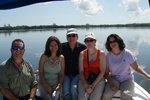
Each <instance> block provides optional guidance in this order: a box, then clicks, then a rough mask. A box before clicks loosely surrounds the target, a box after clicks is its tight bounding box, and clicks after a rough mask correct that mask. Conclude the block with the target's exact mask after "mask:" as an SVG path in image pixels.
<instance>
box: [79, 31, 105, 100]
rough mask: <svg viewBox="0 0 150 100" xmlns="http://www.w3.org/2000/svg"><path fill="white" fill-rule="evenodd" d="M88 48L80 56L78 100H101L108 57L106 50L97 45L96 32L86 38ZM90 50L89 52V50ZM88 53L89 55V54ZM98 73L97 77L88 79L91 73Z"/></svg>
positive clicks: (88, 34)
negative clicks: (91, 79)
mask: <svg viewBox="0 0 150 100" xmlns="http://www.w3.org/2000/svg"><path fill="white" fill-rule="evenodd" d="M84 42H85V44H86V46H87V49H86V50H84V51H82V52H81V53H80V56H79V73H80V78H81V80H80V81H79V97H78V100H87V98H89V100H101V96H102V93H103V90H104V87H105V79H104V77H103V76H104V74H105V69H106V57H105V53H104V51H102V50H101V49H98V48H96V47H95V45H96V37H95V34H94V33H87V34H86V35H85V40H84ZM87 51H88V52H87ZM87 54H88V55H87ZM90 72H94V73H95V74H97V77H96V79H95V80H94V81H93V82H92V81H90V82H91V83H90V82H89V81H87V78H88V77H89V73H90Z"/></svg>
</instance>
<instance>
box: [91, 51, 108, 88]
mask: <svg viewBox="0 0 150 100" xmlns="http://www.w3.org/2000/svg"><path fill="white" fill-rule="evenodd" d="M99 58H100V66H99V69H100V72H99V74H98V76H97V78H96V80H95V81H94V82H93V83H92V86H93V88H94V87H95V86H96V84H97V83H98V82H99V81H100V80H101V79H102V77H103V76H104V74H105V70H106V56H105V52H103V51H102V50H101V52H100V56H99Z"/></svg>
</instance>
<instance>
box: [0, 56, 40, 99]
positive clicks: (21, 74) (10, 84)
mask: <svg viewBox="0 0 150 100" xmlns="http://www.w3.org/2000/svg"><path fill="white" fill-rule="evenodd" d="M36 84H38V82H37V81H36V78H35V77H34V71H33V68H32V65H31V64H30V63H29V62H28V61H26V60H24V59H23V62H22V66H21V69H19V67H18V66H17V65H16V64H15V62H14V61H13V59H12V58H9V59H8V60H6V61H4V62H3V63H2V64H1V65H0V88H7V89H9V90H10V92H11V93H12V94H13V95H14V96H15V97H21V96H25V95H27V94H30V90H31V88H32V87H33V86H34V85H36Z"/></svg>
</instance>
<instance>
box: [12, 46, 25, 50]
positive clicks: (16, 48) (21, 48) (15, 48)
mask: <svg viewBox="0 0 150 100" xmlns="http://www.w3.org/2000/svg"><path fill="white" fill-rule="evenodd" d="M12 49H14V50H18V49H20V50H23V49H24V47H22V46H20V47H17V46H13V47H12Z"/></svg>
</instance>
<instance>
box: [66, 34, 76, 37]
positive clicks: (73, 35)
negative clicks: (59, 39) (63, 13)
mask: <svg viewBox="0 0 150 100" xmlns="http://www.w3.org/2000/svg"><path fill="white" fill-rule="evenodd" d="M75 36H76V34H72V35H71V34H69V35H67V37H75Z"/></svg>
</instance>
